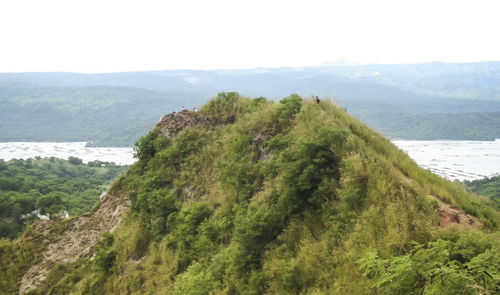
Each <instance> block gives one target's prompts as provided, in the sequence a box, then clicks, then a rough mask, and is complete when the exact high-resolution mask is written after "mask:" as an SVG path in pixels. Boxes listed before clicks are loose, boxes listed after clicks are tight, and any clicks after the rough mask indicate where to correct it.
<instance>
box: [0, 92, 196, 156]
mask: <svg viewBox="0 0 500 295" xmlns="http://www.w3.org/2000/svg"><path fill="white" fill-rule="evenodd" d="M196 97H197V96H196V95H195V94H189V95H188V94H183V93H162V92H155V91H150V90H145V89H138V88H125V87H110V86H92V87H79V88H76V87H39V86H30V85H28V86H26V85H10V84H9V85H2V84H1V83H0V122H1V123H0V141H87V142H92V144H93V145H97V146H132V145H133V143H134V142H135V141H136V140H137V139H138V138H139V137H140V136H142V135H143V134H144V133H146V132H148V131H149V130H150V129H151V127H153V126H154V124H155V123H156V122H158V118H160V117H161V116H162V115H163V114H164V113H166V112H170V111H172V110H174V109H176V108H179V109H180V108H181V106H185V107H191V108H192V107H193V106H195V105H198V104H199V99H196Z"/></svg>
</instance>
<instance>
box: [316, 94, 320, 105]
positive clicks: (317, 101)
mask: <svg viewBox="0 0 500 295" xmlns="http://www.w3.org/2000/svg"><path fill="white" fill-rule="evenodd" d="M316 103H317V104H319V98H318V96H317V95H316Z"/></svg>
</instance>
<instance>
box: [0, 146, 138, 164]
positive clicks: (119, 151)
mask: <svg viewBox="0 0 500 295" xmlns="http://www.w3.org/2000/svg"><path fill="white" fill-rule="evenodd" d="M85 144H86V143H85V142H0V159H4V160H6V161H8V160H10V159H14V158H15V159H28V158H34V157H37V156H39V157H42V158H45V157H56V158H62V159H67V158H68V157H69V156H73V157H77V158H80V159H82V160H83V162H85V163H87V162H89V161H94V160H99V161H104V162H115V163H116V164H120V165H130V164H132V163H134V162H135V161H136V159H134V157H133V156H134V151H133V150H132V148H131V147H130V148H115V147H105V148H102V147H100V148H96V147H85Z"/></svg>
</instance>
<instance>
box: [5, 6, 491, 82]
mask: <svg viewBox="0 0 500 295" xmlns="http://www.w3.org/2000/svg"><path fill="white" fill-rule="evenodd" d="M499 11H500V1H496V0H494V1H486V0H474V1H472V0H470V1H460V0H453V1H448V0H432V1H427V0H418V1H406V0H394V1H392V0H377V1H373V0H371V1H359V0H349V1H316V0H308V1H293V0H287V1H273V0H266V1H260V0H251V1H238V0H232V1H223V0H210V1H207V0H202V1H194V0H183V1H167V0H164V1H153V0H140V1H139V0H135V1H130V0H119V1H115V0H98V1H94V0H84V1H80V0H44V1H40V0H2V1H1V2H0V72H36V71H42V72H51V71H67V72H88V73H96V72H118V71H143V70H167V69H205V70H209V69H245V68H256V67H284V66H288V67H297V66H316V65H323V64H328V63H331V62H334V61H336V60H339V59H344V60H348V61H352V62H358V63H419V62H432V61H443V62H475V61H486V60H500V38H498V34H499V33H498V29H499V28H500V17H498V13H499Z"/></svg>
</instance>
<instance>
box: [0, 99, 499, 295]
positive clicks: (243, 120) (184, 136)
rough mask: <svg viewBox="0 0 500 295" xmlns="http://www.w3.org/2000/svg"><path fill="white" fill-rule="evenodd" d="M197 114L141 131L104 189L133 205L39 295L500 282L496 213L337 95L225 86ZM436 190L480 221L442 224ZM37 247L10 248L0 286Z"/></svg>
mask: <svg viewBox="0 0 500 295" xmlns="http://www.w3.org/2000/svg"><path fill="white" fill-rule="evenodd" d="M191 115H192V116H195V117H199V118H201V119H200V120H199V122H200V123H199V124H198V125H196V126H188V127H185V128H183V129H182V130H181V131H180V132H179V133H178V134H177V135H176V136H175V137H171V138H170V137H164V136H162V135H161V134H162V129H161V128H163V127H161V126H159V127H157V128H156V129H155V130H153V131H151V132H150V133H149V134H148V135H146V136H144V137H143V138H141V139H140V140H139V141H138V142H137V144H136V154H137V156H138V158H139V161H138V162H137V163H135V164H134V165H132V166H131V168H130V169H129V171H128V172H127V173H126V174H125V175H123V176H122V177H121V178H119V179H118V180H117V181H115V182H114V184H113V186H112V188H111V190H110V192H111V193H112V195H116V196H122V197H123V196H126V197H128V198H129V199H130V200H131V202H132V209H131V211H130V212H129V214H128V215H127V216H126V218H125V219H124V220H123V221H122V224H121V226H120V227H118V229H117V230H116V231H115V232H114V233H112V234H106V235H104V236H103V238H102V240H101V241H100V242H99V243H98V244H97V245H96V246H95V247H94V248H93V249H92V252H93V254H95V259H93V260H90V259H79V260H77V261H76V262H72V263H66V264H65V263H60V264H57V265H55V266H54V267H53V269H52V271H51V272H50V273H49V275H48V276H47V280H46V282H45V283H44V284H43V285H42V286H41V287H40V288H38V289H37V290H34V291H33V292H32V293H33V294H67V293H77V294H80V293H81V294H263V293H268V294H332V293H334V294H424V293H425V294H493V293H495V292H500V289H499V283H500V235H499V231H498V227H499V226H500V212H499V211H498V210H497V209H495V208H494V206H492V204H491V202H489V201H488V200H486V199H484V198H479V197H475V196H473V195H470V194H468V193H467V192H466V191H465V190H464V189H463V188H461V187H459V186H456V185H455V184H453V183H451V182H449V181H447V180H445V179H442V178H440V177H438V176H435V175H433V174H432V173H431V172H429V171H427V170H424V169H421V168H419V167H418V166H417V165H416V164H415V163H414V162H413V161H412V160H411V159H410V158H409V157H408V156H407V155H406V154H405V153H404V152H402V151H400V150H398V149H397V148H396V147H395V146H394V145H392V144H391V143H390V141H389V140H387V139H386V138H384V137H382V136H380V135H379V134H377V133H376V132H374V131H372V130H370V129H369V128H367V127H366V126H365V125H363V124H361V123H359V122H358V121H357V120H355V119H353V118H352V117H349V116H348V115H347V114H346V113H345V112H344V111H343V110H342V109H340V108H338V107H335V106H334V105H333V104H331V103H330V102H328V101H321V102H320V103H319V104H316V102H313V101H307V100H306V101H304V100H302V98H301V97H299V96H298V95H291V96H289V97H287V98H284V99H282V100H281V101H280V102H279V103H273V102H271V101H266V100H265V99H263V98H259V99H254V100H251V99H247V98H242V97H240V96H239V95H238V94H237V93H221V94H219V95H218V96H217V97H215V98H214V99H212V100H211V101H210V102H209V103H207V104H206V105H205V106H204V107H203V108H202V109H201V111H200V112H198V113H193V114H191ZM440 202H446V203H448V204H451V205H453V206H456V207H457V208H459V209H460V210H462V211H463V212H465V213H467V214H471V215H473V216H475V217H477V218H478V220H479V221H480V223H481V225H480V226H479V227H478V228H477V229H470V230H466V229H464V228H461V227H460V225H457V226H456V227H453V226H452V227H449V228H440V219H439V216H438V214H437V212H436V209H437V208H438V207H440V206H441V205H440V204H441V203H440ZM29 234H32V233H27V234H26V236H28V235H29ZM34 247H35V245H34V244H32V243H30V242H29V240H28V239H23V238H22V239H20V240H18V241H16V242H10V243H8V242H3V244H0V258H2V261H4V257H6V260H5V261H6V263H5V264H6V265H8V272H9V273H8V276H6V277H7V278H6V279H4V280H3V281H0V287H2V288H3V289H4V290H14V291H15V290H16V289H15V284H16V283H15V282H16V280H15V278H19V277H20V275H21V274H22V270H23V269H25V267H26V265H27V264H28V263H29V262H26V261H27V260H28V259H27V258H26V257H32V256H33V255H35V254H34V253H36V251H35V250H33V248H34ZM0 271H6V270H5V267H4V269H3V270H2V269H0Z"/></svg>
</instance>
